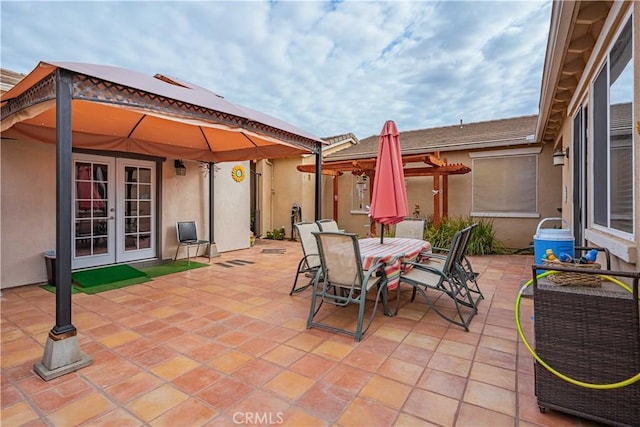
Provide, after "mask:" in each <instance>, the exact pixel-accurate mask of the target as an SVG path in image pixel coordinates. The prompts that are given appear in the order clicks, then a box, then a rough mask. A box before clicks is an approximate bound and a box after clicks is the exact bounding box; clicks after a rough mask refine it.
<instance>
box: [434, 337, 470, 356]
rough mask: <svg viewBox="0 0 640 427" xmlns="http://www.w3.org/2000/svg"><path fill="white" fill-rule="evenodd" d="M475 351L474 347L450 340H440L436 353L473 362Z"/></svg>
mask: <svg viewBox="0 0 640 427" xmlns="http://www.w3.org/2000/svg"><path fill="white" fill-rule="evenodd" d="M475 351H476V347H475V346H474V345H470V344H464V343H461V342H457V341H451V340H442V341H441V342H440V345H438V348H437V349H436V353H444V354H450V355H451V356H456V357H461V358H463V359H469V360H473V356H474V354H475Z"/></svg>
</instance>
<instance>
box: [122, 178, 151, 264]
mask: <svg viewBox="0 0 640 427" xmlns="http://www.w3.org/2000/svg"><path fill="white" fill-rule="evenodd" d="M152 202H153V200H152V193H151V168H147V167H137V166H127V167H126V168H125V212H124V215H125V230H124V232H125V239H124V240H125V245H124V250H125V252H126V251H135V250H139V249H148V248H150V247H151V234H150V231H151V208H152Z"/></svg>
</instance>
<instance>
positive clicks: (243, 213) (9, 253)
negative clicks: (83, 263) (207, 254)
mask: <svg viewBox="0 0 640 427" xmlns="http://www.w3.org/2000/svg"><path fill="white" fill-rule="evenodd" d="M55 156H56V153H55V145H53V144H45V143H39V142H33V141H15V140H6V139H3V140H2V142H1V146H0V190H1V194H0V196H1V197H0V236H1V245H0V248H1V249H0V250H1V254H2V256H1V258H0V287H1V288H8V287H14V286H20V285H25V284H33V283H43V282H45V281H46V279H47V274H46V263H45V259H44V256H43V254H44V252H46V251H48V250H54V249H55V247H56V231H55V230H56V188H55V186H56V171H55V165H56V162H55ZM173 160H174V159H167V160H166V161H165V162H164V163H163V164H162V167H161V168H162V183H161V184H160V185H161V191H162V192H161V198H162V201H161V208H160V211H159V212H160V213H159V216H158V227H159V230H161V231H160V242H159V248H160V249H159V253H160V257H161V258H162V259H172V258H173V256H174V254H175V250H176V247H177V237H176V231H175V223H176V221H183V220H195V221H196V222H197V224H198V233H199V235H200V237H201V238H203V239H208V236H209V213H208V212H209V178H208V176H206V175H205V174H204V173H203V172H202V169H201V168H200V163H199V162H185V165H186V167H187V174H186V175H185V176H176V174H175V169H174V167H173ZM236 164H240V165H242V166H243V167H244V168H245V171H246V172H247V174H248V173H249V172H248V171H249V162H236V163H220V164H218V165H217V166H218V167H219V171H218V172H216V176H215V198H214V204H215V207H214V209H215V212H216V216H215V240H216V244H217V245H216V246H217V249H218V251H219V252H226V251H231V250H236V249H243V248H247V247H249V221H250V217H249V189H250V186H249V177H248V176H247V177H246V178H245V180H244V181H243V182H241V183H237V182H235V181H234V180H233V179H232V177H231V169H232V168H233V166H234V165H236ZM184 255H185V254H184V253H182V252H181V253H180V255H179V257H183V256H184Z"/></svg>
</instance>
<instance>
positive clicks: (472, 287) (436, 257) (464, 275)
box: [411, 223, 484, 301]
mask: <svg viewBox="0 0 640 427" xmlns="http://www.w3.org/2000/svg"><path fill="white" fill-rule="evenodd" d="M477 225H478V223H473V224H471V225H470V226H468V227H466V228H464V229H463V230H461V231H462V248H461V250H460V251H459V252H458V254H457V258H456V259H455V260H454V263H455V265H456V266H457V268H456V271H455V273H456V274H460V276H461V280H464V281H466V283H467V287H468V289H469V292H472V293H474V294H476V295H478V299H484V295H483V294H482V291H480V287H479V286H478V281H477V279H478V275H479V274H478V273H476V272H475V271H474V270H473V266H472V265H471V261H469V258H467V248H468V247H469V242H470V241H471V235H472V234H473V229H474V228H476V226H477ZM448 252H449V249H447V248H432V252H431V253H429V254H421V255H422V256H423V258H422V263H423V264H426V265H429V264H430V263H431V264H432V266H433V263H438V264H439V265H440V266H441V265H442V263H443V262H444V260H445V259H446V258H447V254H448ZM436 268H439V267H436ZM414 299H415V290H414V293H413V295H412V299H411V301H413V300H414Z"/></svg>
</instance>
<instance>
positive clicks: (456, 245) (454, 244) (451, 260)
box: [442, 228, 468, 275]
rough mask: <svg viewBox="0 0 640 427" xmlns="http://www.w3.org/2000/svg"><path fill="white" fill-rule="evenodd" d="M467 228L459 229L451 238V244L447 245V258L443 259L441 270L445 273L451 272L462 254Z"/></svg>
mask: <svg viewBox="0 0 640 427" xmlns="http://www.w3.org/2000/svg"><path fill="white" fill-rule="evenodd" d="M467 230H468V228H465V229H463V230H459V231H457V232H456V234H454V235H453V237H452V238H451V246H449V252H448V253H447V258H446V259H445V260H444V263H443V265H442V272H443V273H444V274H446V275H450V274H452V272H453V269H454V268H455V266H456V263H459V262H460V261H461V260H462V257H463V256H464V252H463V251H464V238H465V234H466V233H467Z"/></svg>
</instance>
